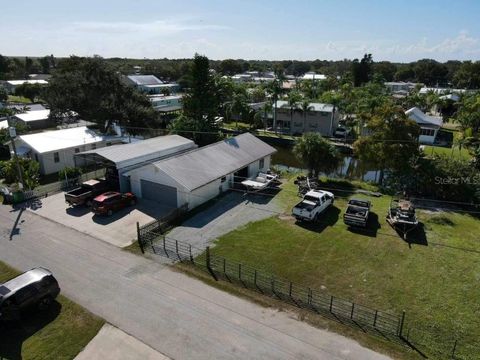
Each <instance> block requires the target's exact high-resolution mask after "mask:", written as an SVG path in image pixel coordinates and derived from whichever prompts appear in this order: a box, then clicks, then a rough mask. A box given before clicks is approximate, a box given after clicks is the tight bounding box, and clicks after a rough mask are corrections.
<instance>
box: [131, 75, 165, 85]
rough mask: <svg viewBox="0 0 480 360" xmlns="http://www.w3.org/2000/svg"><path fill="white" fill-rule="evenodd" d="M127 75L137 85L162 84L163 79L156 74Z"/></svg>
mask: <svg viewBox="0 0 480 360" xmlns="http://www.w3.org/2000/svg"><path fill="white" fill-rule="evenodd" d="M127 77H128V78H129V79H130V81H132V82H133V83H134V84H136V85H160V84H163V81H162V80H160V79H159V78H157V77H156V76H155V75H127Z"/></svg>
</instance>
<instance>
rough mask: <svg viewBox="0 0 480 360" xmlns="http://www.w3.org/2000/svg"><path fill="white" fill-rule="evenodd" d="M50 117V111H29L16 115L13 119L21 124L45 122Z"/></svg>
mask: <svg viewBox="0 0 480 360" xmlns="http://www.w3.org/2000/svg"><path fill="white" fill-rule="evenodd" d="M49 116H50V110H48V109H46V110H31V111H27V112H25V113H23V114H16V115H15V117H16V118H18V119H20V120H22V121H23V122H26V123H28V122H31V121H40V120H46V119H48V117H49Z"/></svg>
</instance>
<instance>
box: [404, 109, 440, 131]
mask: <svg viewBox="0 0 480 360" xmlns="http://www.w3.org/2000/svg"><path fill="white" fill-rule="evenodd" d="M405 114H406V115H407V116H408V117H409V118H410V119H412V120H414V121H415V122H416V123H417V124H427V125H434V126H438V127H441V126H442V125H443V120H442V118H440V117H436V116H430V115H426V114H425V113H424V112H423V111H422V110H420V109H419V108H417V107H413V108H411V109H408V110H407V111H405Z"/></svg>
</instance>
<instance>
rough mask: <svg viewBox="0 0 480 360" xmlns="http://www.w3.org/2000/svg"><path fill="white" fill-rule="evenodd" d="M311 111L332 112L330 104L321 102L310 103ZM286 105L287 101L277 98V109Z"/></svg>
mask: <svg viewBox="0 0 480 360" xmlns="http://www.w3.org/2000/svg"><path fill="white" fill-rule="evenodd" d="M310 106H311V107H312V109H311V110H312V111H323V112H333V107H334V106H333V105H332V104H322V103H310ZM286 107H288V101H285V100H279V101H277V109H280V108H286Z"/></svg>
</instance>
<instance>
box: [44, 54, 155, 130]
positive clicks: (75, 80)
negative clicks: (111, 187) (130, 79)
mask: <svg viewBox="0 0 480 360" xmlns="http://www.w3.org/2000/svg"><path fill="white" fill-rule="evenodd" d="M42 96H43V98H44V100H45V101H46V102H47V103H48V105H49V106H50V110H51V116H53V117H55V118H58V119H60V118H61V117H62V115H63V114H65V113H68V112H71V111H73V112H76V113H78V114H79V116H80V117H81V118H82V119H85V120H88V121H91V122H94V123H97V124H99V125H100V127H101V128H103V130H104V131H106V130H107V129H108V128H109V126H110V125H111V124H112V122H113V121H118V122H119V123H120V124H121V125H123V126H126V127H130V129H129V132H130V133H138V132H141V131H139V130H138V129H139V128H143V127H149V126H152V125H153V123H154V121H155V119H156V118H157V113H156V112H155V110H154V109H153V107H152V105H151V103H150V101H149V99H148V98H147V96H146V95H145V94H143V93H141V92H139V91H138V90H136V89H134V88H133V87H130V86H128V85H126V84H124V83H123V82H122V80H121V79H120V76H119V75H118V74H117V73H116V72H115V71H114V70H113V69H112V68H111V67H110V66H109V65H108V64H107V63H106V61H105V60H103V59H102V58H99V57H94V58H81V57H75V56H72V57H71V58H69V59H66V60H64V61H62V62H61V65H59V67H58V68H57V70H56V71H55V73H54V74H53V76H52V78H51V79H50V81H49V85H48V86H47V87H46V88H45V91H44V92H43V94H42ZM135 128H137V129H135Z"/></svg>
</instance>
